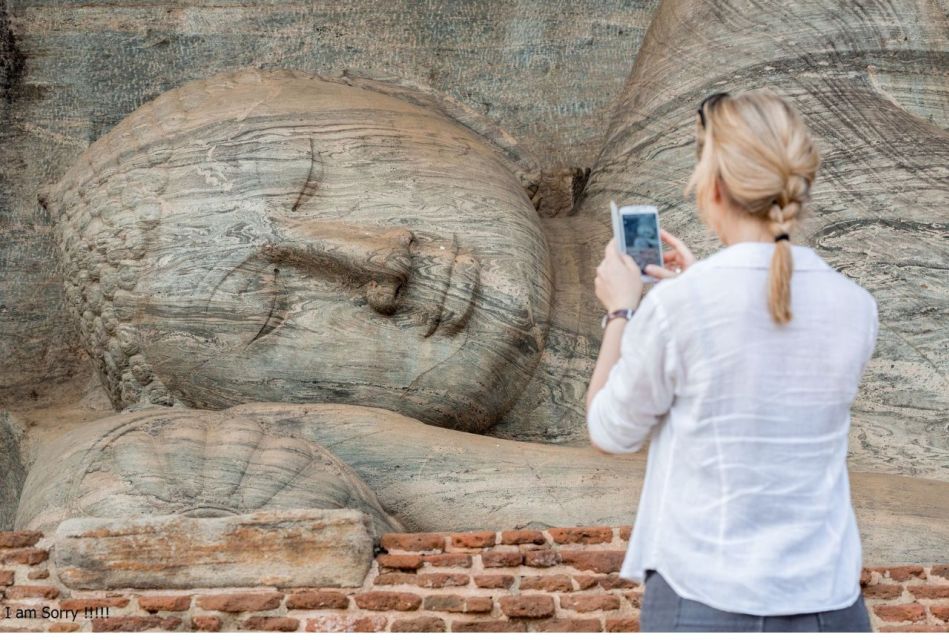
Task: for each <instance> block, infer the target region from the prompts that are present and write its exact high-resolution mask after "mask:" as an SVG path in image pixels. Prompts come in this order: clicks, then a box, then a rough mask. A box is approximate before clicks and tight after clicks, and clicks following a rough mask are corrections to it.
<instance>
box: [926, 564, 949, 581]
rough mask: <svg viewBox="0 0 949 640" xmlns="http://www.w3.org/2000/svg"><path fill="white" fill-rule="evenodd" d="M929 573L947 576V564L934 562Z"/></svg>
mask: <svg viewBox="0 0 949 640" xmlns="http://www.w3.org/2000/svg"><path fill="white" fill-rule="evenodd" d="M929 575H931V576H939V577H940V578H949V564H935V565H933V566H932V568H931V569H930V570H929Z"/></svg>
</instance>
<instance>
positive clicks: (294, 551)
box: [53, 509, 373, 589]
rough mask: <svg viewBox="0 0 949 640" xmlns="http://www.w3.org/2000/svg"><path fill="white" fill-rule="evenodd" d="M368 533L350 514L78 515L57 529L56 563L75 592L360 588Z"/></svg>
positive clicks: (369, 548) (369, 550) (365, 519)
mask: <svg viewBox="0 0 949 640" xmlns="http://www.w3.org/2000/svg"><path fill="white" fill-rule="evenodd" d="M371 529H372V523H371V521H370V518H369V516H368V515H366V514H365V513H362V512H361V511H355V510H352V509H329V510H319V509H288V510H281V511H258V512H255V513H249V514H244V515H237V516H225V517H220V518H192V517H187V516H181V515H173V516H139V517H131V518H125V517H123V518H116V519H111V518H75V519H70V520H66V521H64V522H63V523H62V524H61V525H60V526H59V527H58V528H57V530H56V534H55V536H54V538H53V559H54V561H55V565H56V573H57V576H58V577H59V579H60V580H61V581H62V583H63V584H65V585H66V586H68V587H70V588H73V589H119V588H133V589H195V588H214V587H257V586H264V585H266V586H274V587H299V586H308V587H358V586H361V585H362V583H363V580H364V579H365V577H366V573H367V572H368V571H369V566H370V565H371V563H372V558H373V536H372V532H371Z"/></svg>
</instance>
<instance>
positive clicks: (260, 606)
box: [198, 593, 283, 613]
mask: <svg viewBox="0 0 949 640" xmlns="http://www.w3.org/2000/svg"><path fill="white" fill-rule="evenodd" d="M281 600H283V594H280V593H224V594H220V595H209V596H199V597H198V606H199V607H201V608H202V609H211V610H214V611H226V612H228V613H238V612H240V611H267V610H268V609H276V608H277V607H279V606H280V601H281Z"/></svg>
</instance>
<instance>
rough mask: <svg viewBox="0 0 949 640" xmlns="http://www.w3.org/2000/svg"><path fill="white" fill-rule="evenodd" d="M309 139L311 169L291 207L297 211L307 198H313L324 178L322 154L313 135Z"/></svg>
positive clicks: (291, 209)
mask: <svg viewBox="0 0 949 640" xmlns="http://www.w3.org/2000/svg"><path fill="white" fill-rule="evenodd" d="M309 140H310V169H309V171H307V174H306V179H305V180H304V181H303V185H302V186H301V187H300V193H299V195H298V196H297V199H296V202H294V203H293V206H292V207H290V211H296V210H297V209H299V208H300V207H301V206H302V205H303V204H305V203H306V202H307V200H309V199H310V198H312V197H313V194H315V193H316V190H317V188H318V187H319V183H320V181H321V180H322V179H323V163H322V162H320V155H319V153H318V152H317V150H316V142H315V141H314V139H313V137H312V136H311V137H310V139H309Z"/></svg>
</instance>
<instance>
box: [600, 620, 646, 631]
mask: <svg viewBox="0 0 949 640" xmlns="http://www.w3.org/2000/svg"><path fill="white" fill-rule="evenodd" d="M606 630H607V631H611V632H616V631H620V632H622V631H639V620H638V619H637V618H613V619H612V620H607V621H606Z"/></svg>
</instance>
